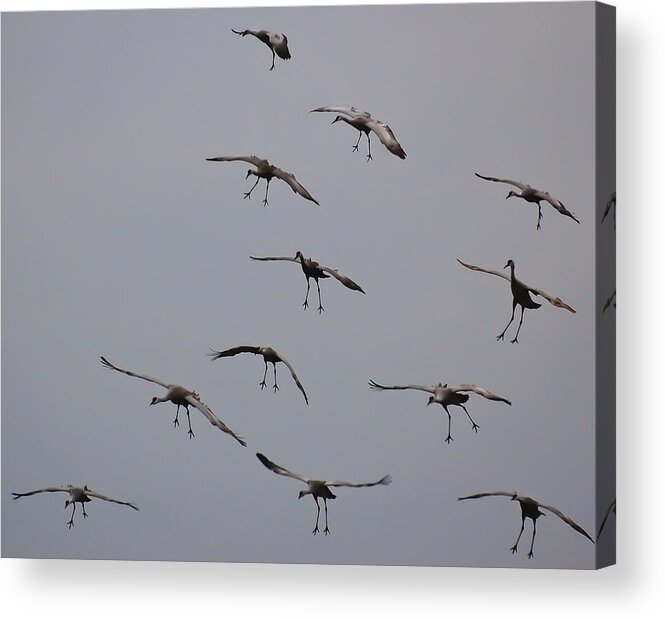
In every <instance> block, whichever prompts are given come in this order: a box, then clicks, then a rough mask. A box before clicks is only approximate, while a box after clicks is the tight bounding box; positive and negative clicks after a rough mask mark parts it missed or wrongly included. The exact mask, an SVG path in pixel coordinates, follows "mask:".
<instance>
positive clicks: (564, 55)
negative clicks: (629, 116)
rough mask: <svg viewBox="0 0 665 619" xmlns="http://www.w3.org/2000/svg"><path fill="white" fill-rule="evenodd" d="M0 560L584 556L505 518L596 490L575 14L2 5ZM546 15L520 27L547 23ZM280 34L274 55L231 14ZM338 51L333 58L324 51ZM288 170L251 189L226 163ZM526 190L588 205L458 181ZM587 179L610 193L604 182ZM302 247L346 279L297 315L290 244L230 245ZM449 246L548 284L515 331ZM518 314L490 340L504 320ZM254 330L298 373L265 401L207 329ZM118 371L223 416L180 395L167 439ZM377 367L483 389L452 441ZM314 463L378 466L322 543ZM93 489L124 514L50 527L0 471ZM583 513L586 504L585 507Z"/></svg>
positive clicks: (41, 507) (572, 511)
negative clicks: (568, 214)
mask: <svg viewBox="0 0 665 619" xmlns="http://www.w3.org/2000/svg"><path fill="white" fill-rule="evenodd" d="M2 21H3V30H2V35H3V36H2V45H3V49H2V52H3V54H2V62H3V66H2V79H3V82H2V86H3V101H2V104H3V118H2V121H3V134H2V140H3V143H2V147H3V170H2V174H3V179H2V180H3V195H2V200H3V213H2V241H3V255H2V257H3V272H2V276H3V293H4V295H3V296H4V302H3V325H2V326H3V351H2V354H3V359H2V360H3V375H2V378H3V419H2V430H3V444H2V447H3V450H2V464H3V467H2V468H3V471H2V485H3V493H2V511H3V527H2V551H3V555H4V556H34V557H81V558H93V557H95V558H123V559H164V560H176V559H181V560H223V561H252V562H255V561H272V562H300V563H308V562H315V563H370V564H424V565H488V566H490V565H493V566H496V565H501V566H516V567H522V566H525V567H526V566H528V567H582V568H590V567H592V566H593V564H594V546H593V545H592V544H591V543H589V542H588V541H587V540H585V539H584V538H582V537H581V536H579V535H578V534H576V533H575V532H574V531H572V529H569V528H568V527H566V525H564V524H563V523H562V522H560V521H559V520H558V519H556V518H555V517H548V518H543V519H541V520H540V521H539V527H538V537H537V539H536V545H535V558H534V559H533V560H530V561H529V560H527V558H526V552H527V551H528V545H529V541H530V534H531V528H530V523H528V524H527V529H526V532H525V535H524V536H523V538H522V542H521V545H520V550H519V553H518V554H517V555H511V553H510V552H509V551H508V548H509V547H510V546H511V545H512V544H513V543H514V540H515V537H516V535H517V533H518V531H519V525H520V516H519V514H520V511H519V507H518V506H517V505H516V504H514V503H513V504H511V503H510V501H509V500H508V499H503V498H494V499H492V498H488V499H482V500H478V501H471V502H466V503H458V502H457V497H458V496H461V495H463V494H469V493H474V492H480V491H484V490H495V489H505V490H513V489H515V490H518V491H519V492H520V493H523V494H528V495H530V496H533V497H535V498H538V499H540V500H542V501H544V502H547V503H550V504H553V505H556V506H558V507H559V508H560V509H562V510H563V511H564V512H566V513H567V514H568V515H570V516H571V517H572V518H574V519H575V520H576V521H578V522H579V523H580V524H581V525H582V526H584V527H585V528H586V529H587V530H588V531H589V532H590V533H591V534H592V535H593V534H594V530H595V522H596V515H595V509H594V501H595V499H594V430H593V423H594V411H593V408H594V391H593V385H594V374H593V372H594V362H593V359H594V340H593V337H594V336H593V334H594V321H595V316H596V313H597V311H598V308H597V307H596V306H595V291H594V286H593V282H594V268H595V267H594V263H593V259H594V240H593V239H594V230H595V226H596V225H597V220H596V217H595V207H594V200H595V196H594V166H593V160H594V131H593V129H594V99H593V88H594V79H593V75H594V56H593V45H594V41H593V37H592V28H593V25H594V9H593V4H592V3H580V4H574V5H572V4H552V5H550V4H545V5H497V6H489V5H486V6H473V5H460V6H440V7H437V6H429V7H424V6H421V7H418V6H410V7H344V8H341V7H334V8H315V9H311V8H309V9H308V8H294V9H275V10H271V9H238V10H232V9H224V10H197V11H191V10H190V11H149V12H136V11H133V12H98V13H91V12H87V13H59V14H45V13H41V14H40V13H30V14H16V15H3V20H2ZM543 23H547V25H548V27H547V28H543V27H542V24H543ZM231 27H234V28H261V27H266V28H269V29H271V30H274V31H281V32H285V33H287V35H288V37H289V44H290V48H291V53H292V55H293V58H292V60H291V61H288V62H283V61H280V60H279V59H278V60H277V66H276V68H275V71H273V72H272V73H270V72H268V71H267V69H268V67H269V65H270V52H269V50H268V49H267V48H266V47H265V46H264V45H262V44H261V43H260V42H258V41H256V40H254V39H251V40H250V39H248V38H246V39H241V38H240V37H236V36H235V35H233V34H232V33H231V32H230V30H229V29H230V28H231ZM342 47H343V48H342ZM319 105H357V106H358V107H361V108H362V109H367V110H369V111H371V112H372V113H373V114H374V115H375V116H376V117H378V118H380V119H382V120H385V121H386V122H388V123H390V125H391V126H392V128H393V129H394V131H395V133H396V134H397V137H398V139H399V140H400V142H401V144H402V146H403V147H404V149H405V150H406V152H407V153H408V158H407V159H406V161H400V160H399V159H397V158H396V157H394V156H392V155H391V154H390V153H388V152H387V151H386V150H385V149H384V148H383V147H381V146H380V144H379V142H378V140H376V139H373V146H374V149H373V151H374V161H373V162H372V163H370V164H366V163H365V160H364V156H363V154H362V153H363V152H364V150H365V143H364V142H363V143H361V147H360V153H355V154H354V153H352V152H351V146H352V145H353V143H354V142H355V140H356V137H357V134H356V133H355V132H354V131H353V130H352V129H351V128H350V127H347V126H339V125H335V126H334V127H330V121H331V120H332V119H333V116H331V115H324V114H321V115H314V114H311V115H308V114H307V110H309V109H311V108H313V107H316V106H319ZM219 154H257V155H259V156H263V157H266V158H268V159H270V161H271V162H272V163H274V164H276V165H279V166H281V167H283V168H284V169H286V170H289V171H292V172H294V173H295V174H296V175H297V176H298V178H299V180H300V181H301V182H302V183H303V184H304V185H305V186H306V187H307V188H308V189H309V190H310V192H311V193H312V194H313V195H314V196H315V197H316V198H317V199H318V200H319V201H320V202H321V206H320V207H317V206H315V205H313V204H311V203H309V202H306V201H304V200H302V199H301V198H300V197H298V196H296V195H295V194H293V193H292V192H291V190H290V189H289V188H288V187H287V186H286V185H284V184H283V183H279V182H274V183H272V186H271V199H270V206H269V207H268V208H265V209H264V208H263V207H262V206H261V202H260V199H261V192H262V190H263V184H261V185H260V186H259V187H257V192H256V194H254V196H253V198H252V200H251V201H247V200H243V199H242V193H243V191H246V190H247V189H248V188H249V187H251V182H252V181H250V180H247V181H246V180H245V179H244V176H245V172H246V170H247V167H248V166H246V165H245V164H242V163H230V164H213V163H207V162H205V161H204V159H205V157H208V156H214V155H219ZM476 170H477V171H479V172H482V173H488V174H491V175H501V176H504V175H505V176H507V177H513V178H518V179H522V180H525V181H527V182H530V183H532V184H533V185H535V186H538V187H542V188H544V189H548V190H549V191H550V192H551V193H552V194H553V195H555V196H556V197H558V198H560V199H561V200H562V201H563V202H564V203H565V204H566V205H567V206H568V207H569V208H570V209H571V210H572V211H573V212H575V213H576V215H577V216H578V217H579V219H580V220H581V221H582V225H580V226H577V224H575V223H574V222H572V221H571V220H569V219H567V218H564V217H561V216H560V215H559V214H558V213H556V212H555V211H554V210H553V209H551V208H550V207H549V206H545V207H544V217H545V218H544V221H543V230H541V231H539V232H537V231H536V230H535V222H536V209H535V208H534V207H533V206H531V205H528V204H526V203H524V202H522V201H507V202H506V201H505V200H504V197H505V195H506V193H507V190H508V187H503V186H499V185H494V184H490V183H484V182H483V181H480V180H478V179H476V178H475V177H474V176H473V172H474V171H476ZM608 193H609V190H608ZM297 249H301V250H302V251H303V252H304V253H305V255H311V256H313V257H315V258H316V259H318V260H320V261H321V262H323V263H324V264H328V265H330V266H333V267H337V268H339V269H341V270H343V271H344V272H346V273H347V274H349V275H350V276H351V277H353V278H354V279H356V280H357V281H358V282H359V283H360V284H361V285H363V287H364V288H365V290H366V291H367V296H362V295H360V294H357V293H352V292H351V291H348V290H346V289H344V288H343V287H341V286H340V285H339V284H338V283H337V282H330V281H325V282H322V295H323V303H324V306H325V307H326V311H325V313H324V314H323V315H322V316H319V315H318V314H317V313H316V311H315V305H316V303H315V301H316V297H313V301H314V304H313V307H311V308H310V309H309V310H308V311H307V312H303V311H302V309H301V308H300V303H301V302H302V300H303V296H304V293H305V288H306V285H305V280H304V277H303V276H302V273H301V272H300V270H299V268H298V267H297V265H290V264H286V263H283V264H280V263H273V264H261V263H254V262H252V261H250V260H249V258H248V256H249V255H250V254H254V255H256V254H259V255H261V254H265V255H268V254H271V255H291V254H295V252H296V250H297ZM456 257H460V258H462V259H466V260H468V261H470V262H474V263H476V264H479V265H483V266H487V267H491V268H498V267H501V266H503V264H505V261H506V259H507V258H513V259H514V260H515V261H516V264H517V274H518V276H519V277H521V278H522V279H524V280H525V281H527V282H529V283H531V284H533V285H536V286H539V287H542V288H544V289H546V290H548V291H550V292H552V293H555V294H557V295H559V296H561V297H562V298H563V299H564V300H565V301H567V302H568V303H570V304H571V305H573V306H574V307H575V308H576V309H577V311H578V313H577V315H575V316H573V315H571V314H569V313H567V312H564V311H561V310H556V309H554V308H553V307H551V306H549V305H548V304H545V306H544V307H543V308H542V309H540V310H538V311H537V312H533V311H532V312H528V313H527V315H526V318H525V324H524V326H523V330H522V333H521V336H520V344H519V345H511V344H509V343H508V342H507V341H506V342H505V343H497V342H496V341H495V335H496V334H497V333H498V332H499V331H500V330H501V329H502V328H503V326H504V325H505V323H506V322H507V320H508V318H509V316H510V293H509V288H508V286H507V285H506V284H505V283H504V282H502V281H500V280H498V279H496V278H492V277H490V276H486V275H482V274H475V273H471V272H469V271H466V270H464V269H462V268H461V267H459V265H457V263H456V262H455V258H456ZM515 326H516V325H513V327H512V328H511V331H509V335H512V333H513V330H512V329H514V327H515ZM240 343H252V344H267V345H272V346H274V347H275V348H277V350H279V351H281V352H282V353H283V354H284V355H285V356H286V357H287V358H288V359H289V360H290V361H291V362H292V364H293V365H294V366H295V369H296V371H297V372H298V374H299V376H300V378H301V380H302V382H303V384H304V385H305V387H306V389H307V390H308V393H309V395H310V401H311V405H310V406H309V407H307V406H305V404H304V402H303V400H302V397H301V396H300V394H299V392H298V391H297V390H296V388H295V385H293V383H292V381H291V380H290V378H289V377H288V374H287V373H286V371H285V368H284V367H278V380H279V383H280V386H281V391H280V392H279V393H278V394H277V395H275V396H273V394H272V393H271V392H269V391H267V390H266V391H263V392H261V391H260V390H259V387H258V385H257V383H258V382H259V380H260V378H261V375H262V371H263V364H262V362H261V359H260V358H254V357H252V356H246V355H243V356H241V357H237V358H235V359H226V360H221V361H218V362H215V363H214V364H213V363H210V361H208V359H207V358H206V356H205V353H206V352H207V350H208V347H209V346H213V347H228V346H233V345H236V344H240ZM100 354H104V355H106V356H108V357H109V359H110V360H111V361H113V362H116V363H117V364H119V365H121V366H124V367H127V368H130V369H133V370H136V371H139V372H146V373H149V374H152V375H155V376H158V377H160V378H163V379H165V380H170V381H174V382H181V383H183V384H185V385H187V386H190V387H192V388H195V389H196V390H197V391H198V392H199V393H201V395H202V398H203V399H204V400H205V401H206V402H207V403H208V404H209V405H210V406H211V408H212V409H213V411H215V412H216V414H217V415H218V416H219V417H220V418H221V419H223V420H224V421H225V422H226V423H228V424H229V425H230V426H231V427H232V428H233V429H234V430H235V431H237V432H238V433H240V434H242V435H243V436H245V437H246V438H247V440H248V443H249V445H248V448H247V449H243V448H241V447H240V446H239V445H238V444H237V443H235V442H234V441H233V440H232V439H230V438H229V437H228V436H226V435H224V434H222V433H221V432H219V431H218V430H216V429H215V428H213V427H212V426H210V424H208V422H207V421H206V420H205V419H204V418H203V417H202V416H201V415H200V414H199V413H198V412H193V414H192V423H193V425H194V430H195V432H196V439H194V440H192V441H189V440H187V436H186V431H185V430H184V429H183V427H182V426H181V428H180V429H179V430H176V431H174V430H173V429H172V424H171V420H172V418H173V413H174V410H173V409H174V407H172V406H171V405H170V404H161V405H159V406H158V407H154V408H149V407H148V403H149V401H150V398H151V396H152V395H154V394H159V395H161V394H162V390H161V388H159V387H156V386H152V385H150V384H148V383H144V382H143V381H138V380H136V379H131V378H129V377H126V376H122V375H120V374H117V373H112V372H109V371H105V370H103V369H102V368H101V366H100V365H99V363H98V361H97V360H98V357H99V355H100ZM369 378H374V379H376V380H378V381H379V382H384V383H391V384H392V383H406V382H418V383H426V384H427V383H435V382H438V381H439V380H441V381H442V382H449V383H452V384H457V383H461V382H476V383H478V384H480V385H483V386H486V387H488V388H490V389H493V390H495V391H496V392H497V393H500V394H501V395H504V396H506V397H508V398H510V399H512V401H513V407H507V406H505V405H503V404H500V403H492V402H489V401H486V400H484V399H482V398H480V397H476V396H473V395H472V397H471V398H470V400H469V403H468V405H469V410H470V412H471V414H472V416H473V417H474V419H476V421H477V422H478V423H479V424H480V431H479V433H478V435H477V436H476V435H474V433H473V432H472V431H471V428H470V425H469V423H468V420H467V419H466V417H465V416H464V414H463V412H462V411H461V410H455V409H453V411H454V413H453V428H452V430H453V436H454V438H455V441H454V442H453V443H452V444H451V445H449V446H448V445H445V444H444V443H443V439H444V438H445V436H446V424H447V418H446V416H445V413H443V411H442V409H441V408H440V407H438V406H437V407H429V408H427V407H426V406H425V404H426V402H427V395H426V394H421V393H417V392H395V393H374V392H371V391H370V390H369V389H368V388H367V380H368V379H369ZM255 451H263V452H264V453H266V455H268V457H270V458H272V459H273V460H275V461H276V462H278V463H280V464H282V465H284V466H286V467H288V468H291V469H292V470H295V471H298V472H301V473H303V474H305V475H308V476H313V477H323V478H328V479H330V478H338V479H340V478H341V479H350V480H352V481H369V480H374V479H378V478H379V477H380V476H382V475H384V474H386V473H390V474H392V476H393V479H394V481H393V484H392V485H391V486H389V487H386V488H383V487H379V488H370V489H358V490H355V489H340V490H339V493H338V496H339V498H338V500H337V501H334V502H331V503H330V505H329V507H330V511H329V515H330V526H331V529H332V532H333V533H332V535H331V536H330V537H328V538H325V537H323V536H316V537H314V536H312V535H311V533H310V531H311V528H312V526H313V522H314V517H315V513H316V509H315V505H314V502H313V501H312V500H311V499H310V498H309V497H307V498H306V499H305V500H304V501H300V502H298V501H297V493H298V490H299V489H300V484H299V483H298V482H296V481H294V480H289V479H286V478H280V477H277V476H275V475H273V474H272V473H270V472H269V471H267V470H266V469H264V468H263V467H262V466H261V465H260V464H259V462H258V461H257V460H256V458H255V457H254V452H255ZM64 483H75V484H79V483H80V484H83V483H87V484H89V485H90V486H91V487H93V488H95V489H97V490H98V491H100V492H103V493H107V494H111V495H113V496H117V497H120V498H124V499H129V500H134V501H136V502H137V503H138V504H139V505H140V507H141V512H138V513H136V512H133V511H131V510H127V509H125V508H122V507H120V506H115V505H110V504H103V503H101V502H99V501H95V502H94V503H92V504H91V505H90V506H89V509H88V510H87V511H88V512H89V514H90V516H91V517H90V518H89V519H88V520H86V521H85V522H84V521H83V520H82V519H80V518H79V516H80V511H79V510H77V521H76V527H75V528H74V529H73V530H72V531H68V530H67V527H66V526H65V522H66V520H67V517H68V516H67V515H66V514H65V512H64V511H63V510H62V505H63V500H64V495H63V496H62V497H60V496H58V495H55V496H54V495H41V496H37V497H30V498H26V499H22V500H20V501H17V502H14V503H12V502H11V501H10V492H11V491H27V490H30V489H32V488H37V487H42V486H46V485H52V484H56V485H57V484H64ZM601 516H602V514H601Z"/></svg>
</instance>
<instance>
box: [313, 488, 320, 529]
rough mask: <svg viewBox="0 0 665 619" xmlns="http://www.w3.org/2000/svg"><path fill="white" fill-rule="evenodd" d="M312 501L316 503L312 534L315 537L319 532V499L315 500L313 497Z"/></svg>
mask: <svg viewBox="0 0 665 619" xmlns="http://www.w3.org/2000/svg"><path fill="white" fill-rule="evenodd" d="M312 496H313V497H314V500H315V501H316V524H315V525H314V530H313V531H312V533H313V534H314V535H316V534H317V533H318V532H319V514H320V513H321V506H320V505H319V499H317V498H316V497H315V496H314V495H312Z"/></svg>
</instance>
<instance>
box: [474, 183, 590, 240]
mask: <svg viewBox="0 0 665 619" xmlns="http://www.w3.org/2000/svg"><path fill="white" fill-rule="evenodd" d="M475 174H476V176H477V177H478V178H482V179H483V180H486V181H492V182H493V183H506V184H507V185H513V186H514V187H517V188H518V189H519V190H520V191H519V192H517V191H513V190H511V191H509V192H508V195H507V196H506V200H507V199H508V198H512V197H516V198H522V200H526V201H527V202H531V203H533V204H537V205H538V223H537V224H536V230H540V220H541V219H542V218H543V211H542V206H541V202H543V201H544V202H548V203H549V204H551V205H552V206H553V207H554V208H555V209H556V210H557V211H559V213H561V214H562V215H565V216H566V217H570V218H571V219H572V220H574V221H576V222H577V223H580V221H579V219H577V217H575V215H573V214H572V213H571V212H570V211H569V210H568V209H567V208H566V207H565V206H564V205H563V202H561V200H557V199H556V198H553V197H552V196H551V195H550V194H549V193H547V191H542V190H540V189H535V188H533V187H531V185H527V184H526V183H521V182H520V181H511V180H510V179H508V178H494V177H492V176H483V175H482V174H478V172H476V173H475Z"/></svg>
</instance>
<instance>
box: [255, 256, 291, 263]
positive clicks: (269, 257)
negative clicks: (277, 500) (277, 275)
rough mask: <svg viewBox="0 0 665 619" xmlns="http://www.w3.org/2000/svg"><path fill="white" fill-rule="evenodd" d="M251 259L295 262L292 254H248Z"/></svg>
mask: <svg viewBox="0 0 665 619" xmlns="http://www.w3.org/2000/svg"><path fill="white" fill-rule="evenodd" d="M250 258H251V259H252V260H285V261H286V262H297V261H298V259H297V258H294V257H293V256H262V257H260V256H250Z"/></svg>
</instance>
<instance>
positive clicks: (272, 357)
mask: <svg viewBox="0 0 665 619" xmlns="http://www.w3.org/2000/svg"><path fill="white" fill-rule="evenodd" d="M210 350H211V352H209V353H208V355H209V356H210V357H211V361H215V360H216V359H221V358H223V357H234V356H235V355H239V354H241V353H244V352H248V353H252V354H254V355H261V356H262V357H263V363H264V365H265V372H263V380H262V381H261V382H260V383H259V385H260V386H261V389H264V388H265V387H266V375H267V374H268V363H272V369H273V375H274V379H275V384H274V385H273V392H274V393H277V391H279V387H278V386H277V364H278V363H283V364H284V365H285V366H286V367H287V368H289V372H291V377H292V378H293V380H294V382H295V383H296V385H297V387H298V389H300V392H301V393H302V395H303V397H304V398H305V402H306V403H307V404H309V400H308V399H307V394H306V393H305V388H304V387H303V386H302V384H301V383H300V380H298V377H297V376H296V372H295V370H294V369H293V366H292V365H291V364H290V363H289V362H288V361H287V360H286V359H285V358H284V357H283V356H282V355H280V354H279V353H278V352H277V351H276V350H275V349H274V348H271V347H270V346H236V347H234V348H229V349H227V350H214V349H212V348H211V349H210Z"/></svg>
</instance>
